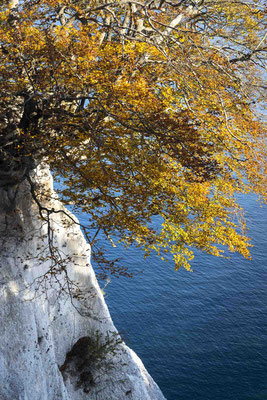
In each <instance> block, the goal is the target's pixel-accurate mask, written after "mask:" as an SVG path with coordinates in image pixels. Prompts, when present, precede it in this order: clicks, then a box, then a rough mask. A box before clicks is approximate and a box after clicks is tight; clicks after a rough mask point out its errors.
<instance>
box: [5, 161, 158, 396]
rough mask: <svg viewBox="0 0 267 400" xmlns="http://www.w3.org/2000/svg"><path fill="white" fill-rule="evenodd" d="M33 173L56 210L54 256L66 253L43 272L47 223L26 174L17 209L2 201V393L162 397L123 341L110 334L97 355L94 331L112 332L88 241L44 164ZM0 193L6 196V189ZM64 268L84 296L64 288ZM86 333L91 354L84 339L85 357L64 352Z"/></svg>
mask: <svg viewBox="0 0 267 400" xmlns="http://www.w3.org/2000/svg"><path fill="white" fill-rule="evenodd" d="M33 180H34V181H35V182H38V184H39V185H40V189H41V190H43V191H44V193H45V194H46V198H45V199H44V198H43V199H42V204H43V205H44V206H45V207H48V208H50V209H51V208H54V209H55V210H56V211H59V210H61V211H60V212H57V213H53V214H52V215H51V232H52V231H53V245H54V250H55V252H56V253H55V256H56V257H59V260H60V257H62V256H63V254H64V257H65V261H64V260H63V261H62V262H63V264H62V266H63V267H64V266H65V265H66V270H65V271H62V272H61V273H57V274H56V275H51V274H47V275H46V273H47V271H48V270H49V269H51V259H49V257H50V252H49V250H48V232H47V228H48V226H47V223H44V221H43V220H41V219H40V218H39V215H38V208H37V206H36V204H35V203H34V202H33V200H32V197H31V194H30V190H29V184H28V183H26V182H24V183H23V184H21V185H20V187H19V188H18V191H17V195H16V199H17V207H16V210H15V211H9V213H8V214H7V215H6V214H5V213H6V210H7V209H8V207H6V204H5V206H3V207H2V210H0V301H1V304H0V324H1V325H0V326H1V327H0V334H1V340H0V400H83V399H92V400H123V399H125V400H127V399H132V400H164V396H163V395H162V393H161V392H160V390H159V388H158V386H157V385H156V383H155V382H154V381H153V379H152V378H151V377H150V375H149V374H148V372H147V371H146V369H145V368H144V365H143V364H142V361H141V360H140V359H139V358H138V357H137V355H136V354H135V353H134V352H133V351H132V350H130V349H129V348H128V347H127V346H126V345H125V344H124V343H120V344H117V345H115V342H114V346H113V347H114V348H115V354H113V353H112V352H111V351H108V354H107V356H106V358H105V359H104V358H103V359H102V358H101V355H102V353H101V348H100V346H97V345H96V338H97V337H98V338H99V340H100V341H102V343H105V340H104V338H105V337H106V335H108V336H109V338H110V339H111V338H112V335H113V334H114V332H115V334H114V335H115V336H114V338H117V335H116V329H115V327H114V325H113V322H112V320H111V317H110V314H109V311H108V308H107V306H106V303H105V301H104V298H103V295H102V293H101V290H100V288H99V286H98V283H97V281H96V278H95V274H94V271H93V269H92V267H91V265H90V247H89V245H88V244H87V243H86V241H85V239H84V237H83V235H82V233H81V231H80V228H79V225H78V224H75V223H74V222H72V221H76V222H77V220H76V218H75V217H74V216H73V215H71V214H70V215H71V218H72V220H71V219H70V218H68V217H67V216H66V215H65V214H64V213H66V212H67V213H68V214H69V212H68V211H67V210H66V209H64V207H63V206H62V205H61V203H60V202H59V201H58V200H57V198H56V195H55V193H54V192H53V188H52V178H51V175H50V174H49V171H48V169H47V168H45V167H44V166H41V167H39V168H38V170H37V172H36V173H35V176H34V178H33ZM14 193H15V191H14ZM9 195H10V194H9ZM47 195H48V196H47ZM0 196H1V198H2V199H4V201H3V203H6V201H7V200H6V192H5V191H4V189H1V190H0ZM1 204H2V203H1V201H0V207H1ZM62 211H64V213H63V212H62ZM43 214H44V215H46V213H45V212H44V213H43ZM66 260H67V261H66ZM52 272H53V271H52ZM66 276H68V279H69V283H70V282H74V283H77V284H79V287H80V288H81V289H82V291H83V292H84V293H85V299H84V300H83V301H81V302H79V301H77V299H74V298H72V297H71V296H70V292H71V293H72V295H73V293H74V291H73V289H71V290H70V291H69V290H68V287H67V286H66V284H67V281H66ZM62 289H64V290H62ZM68 291H69V292H68ZM112 332H113V334H112ZM85 337H86V338H90V339H84V340H89V341H90V340H91V342H90V343H92V346H93V348H94V349H95V348H97V349H98V350H97V351H98V352H99V354H98V355H97V356H95V361H93V360H92V355H91V356H90V354H89V353H90V352H89V353H88V354H89V355H88V354H87V352H88V346H87V347H84V357H85V361H83V362H81V358H80V356H78V355H77V354H76V356H74V355H73V354H72V353H69V355H67V354H68V352H70V351H71V349H73V346H74V345H75V343H77V342H78V341H79V339H81V338H85ZM114 340H115V339H114ZM80 342H81V343H82V341H80ZM80 342H79V343H80ZM76 347H77V345H76ZM111 347H112V345H111ZM106 348H107V346H106V347H104V350H105V349H106ZM74 349H75V347H74ZM108 350H110V348H109V349H108ZM111 350H112V349H111ZM72 351H73V352H74V350H72ZM102 352H103V351H102ZM86 357H87V364H86ZM90 357H91V358H90ZM88 360H89V361H88ZM60 366H61V371H60V370H59V367H60Z"/></svg>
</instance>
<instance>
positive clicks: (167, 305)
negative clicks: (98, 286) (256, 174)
mask: <svg viewBox="0 0 267 400" xmlns="http://www.w3.org/2000/svg"><path fill="white" fill-rule="evenodd" d="M242 204H243V206H244V208H245V210H246V217H247V222H248V227H249V228H250V230H249V235H250V237H251V238H252V243H253V245H254V247H253V248H252V251H251V253H252V257H253V259H252V261H249V260H244V259H243V258H242V257H241V256H238V255H232V256H231V259H230V260H229V259H222V258H215V257H212V256H208V255H205V254H201V253H197V256H196V257H195V260H194V262H193V272H187V271H186V270H180V271H177V272H176V271H174V266H173V264H172V263H171V262H170V263H166V262H163V261H161V260H160V259H159V258H158V257H157V256H152V257H150V258H149V259H147V260H145V261H144V258H143V254H142V252H141V250H137V249H129V250H127V251H123V249H122V248H121V247H117V248H116V249H115V251H114V250H113V252H112V256H113V257H114V256H119V257H121V258H122V262H123V263H124V265H127V266H128V267H129V270H130V271H133V272H135V276H134V278H132V279H129V278H113V279H112V280H111V282H110V283H109V284H108V285H107V286H106V288H105V292H106V297H105V298H106V302H107V304H108V306H109V309H110V312H111V315H112V318H113V320H114V323H115V325H116V326H117V328H118V330H119V331H120V332H121V334H122V336H123V338H124V339H125V341H126V342H127V344H128V345H129V346H130V347H131V348H133V350H135V351H136V353H137V354H138V355H139V356H140V358H141V359H142V361H143V362H144V364H145V366H146V368H147V369H148V371H149V373H150V374H151V375H152V377H153V378H154V379H155V381H156V382H157V383H158V385H159V386H160V388H161V390H162V391H163V393H164V395H165V396H166V398H167V399H168V400H267V262H266V258H267V240H266V228H267V207H266V206H264V207H261V206H260V205H259V203H257V202H256V200H255V198H254V197H253V196H251V197H248V198H246V199H245V200H244V199H243V201H242ZM80 220H81V222H86V216H82V217H81V218H80ZM106 251H107V253H109V252H110V250H109V247H108V245H106ZM107 255H108V254H107ZM102 286H103V285H102ZM140 400H141V399H140Z"/></svg>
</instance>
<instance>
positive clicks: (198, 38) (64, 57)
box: [0, 0, 266, 269]
mask: <svg viewBox="0 0 267 400" xmlns="http://www.w3.org/2000/svg"><path fill="white" fill-rule="evenodd" d="M250 3H251V4H250V6H246V5H245V3H244V4H243V3H240V2H234V1H229V2H226V1H224V2H222V1H219V0H217V1H213V2H209V4H208V5H207V6H206V10H205V17H203V18H206V21H203V20H198V19H197V14H193V11H190V10H191V9H188V10H189V11H187V13H185V14H184V15H185V16H184V17H183V19H181V21H182V22H181V23H180V24H179V25H177V26H175V27H173V25H171V23H172V22H171V21H173V20H174V17H175V16H176V14H175V13H177V12H180V13H181V15H183V13H184V11H183V9H181V10H178V11H177V10H176V9H174V8H172V6H171V5H166V7H165V8H162V10H161V9H154V10H153V9H152V8H151V9H147V10H146V9H145V5H144V6H143V7H141V6H140V9H139V14H137V12H136V11H134V10H133V11H131V14H129V18H130V19H129V21H130V22H129V23H128V25H127V26H126V25H125V26H126V28H125V26H124V25H123V22H124V21H125V20H126V16H125V15H126V14H125V13H126V11H125V10H128V9H129V10H132V8H131V7H132V6H131V5H130V3H129V4H128V3H127V6H126V5H123V4H124V3H123V4H121V5H120V3H114V6H112V5H103V4H102V2H100V1H97V0H95V1H88V2H82V1H77V2H72V1H67V2H66V3H65V2H64V6H63V5H62V3H61V2H59V1H58V0H45V1H43V2H41V3H40V2H30V1H22V2H21V4H20V6H19V8H18V9H17V10H16V11H14V10H12V9H10V8H9V7H3V8H2V11H1V14H0V22H1V32H0V43H1V53H0V58H1V64H0V70H1V74H2V79H1V81H0V88H1V93H2V94H3V98H2V100H1V103H0V111H1V115H2V116H4V115H6V114H5V113H6V110H7V107H8V104H10V107H12V101H14V98H18V97H23V96H24V99H26V98H27V99H31V101H32V102H34V112H35V114H33V112H32V114H29V116H28V122H27V123H25V124H24V125H23V124H22V126H21V127H20V143H19V144H18V146H17V150H18V152H24V153H23V154H25V152H26V154H31V155H32V156H33V157H36V158H37V159H38V160H39V159H45V160H47V162H49V164H50V166H51V168H52V170H53V171H54V173H55V174H57V175H59V176H61V177H63V178H64V182H65V185H66V187H65V188H64V191H62V196H63V198H64V200H65V201H66V202H72V203H73V202H74V203H75V204H77V206H78V207H80V208H81V209H82V210H83V211H84V212H86V213H87V214H88V215H89V228H91V229H92V230H95V229H99V228H100V229H102V230H103V232H104V233H105V234H106V235H107V236H112V235H114V238H117V239H118V240H119V241H121V242H123V243H125V245H130V244H133V243H135V244H136V245H137V246H141V247H142V248H144V250H145V251H146V253H147V254H149V253H150V251H152V250H154V251H156V252H157V253H158V254H159V255H160V256H161V257H162V258H163V259H166V251H170V252H171V253H172V255H173V260H174V262H175V268H176V269H178V268H179V267H180V266H184V267H185V268H186V269H190V260H192V259H193V257H194V255H193V250H194V248H198V249H201V250H203V251H206V252H208V253H210V254H214V255H215V256H221V255H222V254H223V251H222V249H221V245H224V246H227V247H228V249H229V250H230V251H237V252H239V253H241V254H242V255H243V256H244V257H249V250H248V248H249V241H248V239H247V237H246V236H245V234H244V223H243V218H242V209H241V207H240V206H239V205H238V204H237V201H236V198H235V197H236V194H237V193H250V192H256V193H258V194H259V195H261V196H262V197H263V198H266V190H265V189H266V178H265V169H266V164H265V160H266V152H265V146H264V129H263V125H262V123H261V121H260V118H259V117H258V116H257V115H256V109H255V106H254V104H255V103H256V102H257V101H258V102H260V101H261V99H262V97H261V96H262V92H261V89H260V88H261V71H260V69H259V68H258V65H257V63H258V64H259V63H260V54H261V48H262V31H261V23H262V7H261V2H256V1H254V2H253V1H251V2H250ZM125 4H126V3H125ZM144 4H145V3H144ZM108 7H111V8H108ZM112 7H113V8H112ZM127 7H128V8H127ZM144 10H146V13H147V14H146V13H145V11H144ZM127 12H128V11H127ZM190 12H191V13H192V15H191V14H190ZM14 13H15V14H14ZM114 15H115V16H116V18H115V17H114ZM127 15H128V14H127ZM140 15H142V18H143V26H144V30H140V29H139V28H138V26H139V25H138V23H139V24H140ZM190 15H191V16H190ZM112 16H113V17H112ZM138 18H139V20H138ZM110 21H111V22H110ZM138 21H139V22H138ZM168 26H172V27H173V29H170V30H169V31H168ZM138 29H139V30H138ZM149 29H150V30H149ZM126 31H127V32H126ZM125 32H126V33H125ZM151 32H153V33H151ZM254 55H255V57H258V58H257V59H256V60H255V62H253V57H254ZM26 95H27V96H28V97H27V96H26ZM25 101H26V100H25ZM27 101H29V100H27ZM34 115H35V117H34ZM36 115H38V118H37V117H36ZM2 135H3V134H2ZM154 216H159V218H160V221H161V227H160V228H159V229H158V230H157V231H156V230H155V229H153V226H152V222H151V221H153V218H154Z"/></svg>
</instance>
